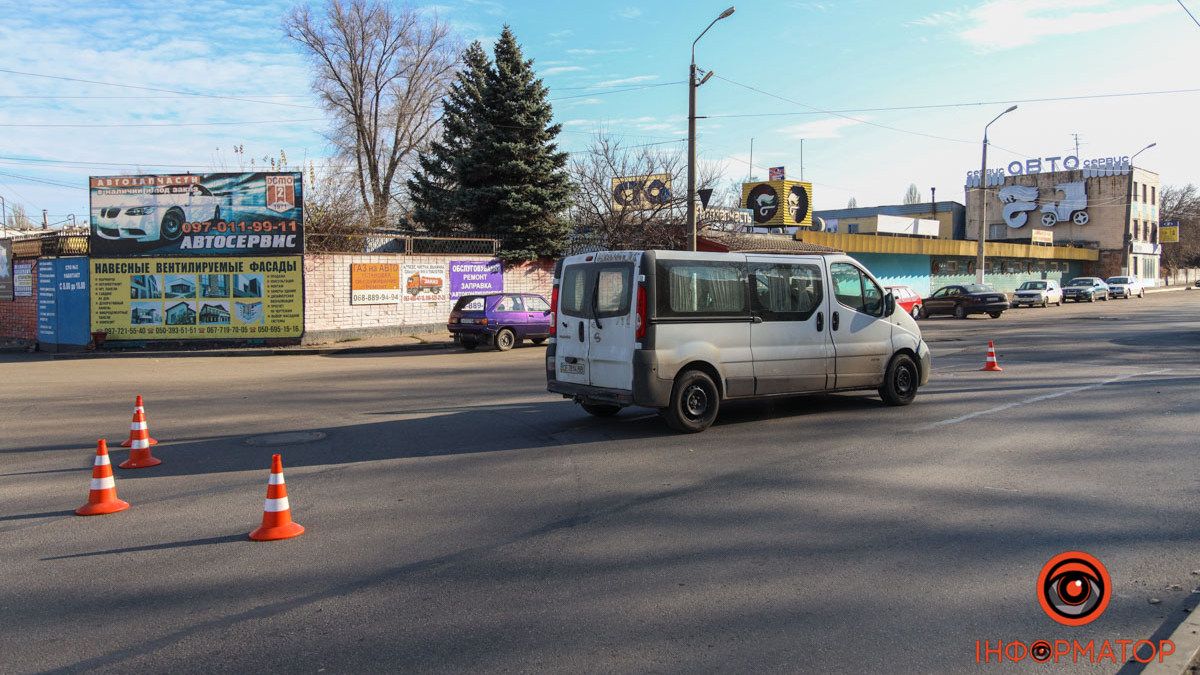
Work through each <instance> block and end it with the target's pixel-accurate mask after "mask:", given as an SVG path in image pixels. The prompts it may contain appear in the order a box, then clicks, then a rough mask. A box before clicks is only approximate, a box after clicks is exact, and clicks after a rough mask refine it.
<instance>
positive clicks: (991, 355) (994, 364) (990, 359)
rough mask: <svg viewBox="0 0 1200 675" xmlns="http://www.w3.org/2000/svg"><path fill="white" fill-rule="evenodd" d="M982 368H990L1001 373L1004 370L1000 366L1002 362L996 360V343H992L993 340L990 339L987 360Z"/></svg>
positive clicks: (989, 369)
mask: <svg viewBox="0 0 1200 675" xmlns="http://www.w3.org/2000/svg"><path fill="white" fill-rule="evenodd" d="M980 370H988V371H991V372H993V373H999V372H1001V371H1003V370H1004V369H1003V368H1001V367H1000V363H999V362H998V361H996V345H994V344H992V341H991V340H988V353H987V361H986V362H985V363H984V364H983V367H982V368H980Z"/></svg>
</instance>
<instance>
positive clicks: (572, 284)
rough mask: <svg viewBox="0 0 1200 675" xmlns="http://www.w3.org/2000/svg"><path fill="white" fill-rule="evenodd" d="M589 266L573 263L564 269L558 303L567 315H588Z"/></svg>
mask: <svg viewBox="0 0 1200 675" xmlns="http://www.w3.org/2000/svg"><path fill="white" fill-rule="evenodd" d="M586 290H587V267H584V266H583V265H571V266H570V267H568V268H566V269H565V270H563V277H562V281H561V282H560V283H559V289H558V304H559V308H560V309H561V311H562V313H563V314H566V315H567V316H578V317H586V316H587V314H588V312H587V305H586V304H585V298H586V296H587V293H586V292H585V291H586Z"/></svg>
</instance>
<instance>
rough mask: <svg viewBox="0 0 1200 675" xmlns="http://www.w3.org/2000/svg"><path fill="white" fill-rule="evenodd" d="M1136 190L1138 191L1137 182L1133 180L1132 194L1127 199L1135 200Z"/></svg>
mask: <svg viewBox="0 0 1200 675" xmlns="http://www.w3.org/2000/svg"><path fill="white" fill-rule="evenodd" d="M1137 191H1138V184H1137V181H1134V183H1133V195H1132V196H1131V197H1130V198H1129V201H1131V202H1136V201H1137Z"/></svg>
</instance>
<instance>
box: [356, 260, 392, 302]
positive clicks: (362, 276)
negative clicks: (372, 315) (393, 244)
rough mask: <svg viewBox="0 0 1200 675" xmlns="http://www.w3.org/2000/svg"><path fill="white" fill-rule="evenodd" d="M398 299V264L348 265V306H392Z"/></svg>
mask: <svg viewBox="0 0 1200 675" xmlns="http://www.w3.org/2000/svg"><path fill="white" fill-rule="evenodd" d="M400 298H401V291H400V264H399V263H350V304H352V305H394V304H396V303H398V302H400Z"/></svg>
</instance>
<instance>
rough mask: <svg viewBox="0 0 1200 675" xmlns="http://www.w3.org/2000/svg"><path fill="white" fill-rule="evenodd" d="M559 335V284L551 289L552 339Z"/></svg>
mask: <svg viewBox="0 0 1200 675" xmlns="http://www.w3.org/2000/svg"><path fill="white" fill-rule="evenodd" d="M555 335H558V284H554V286H553V288H551V289H550V337H554V336H555Z"/></svg>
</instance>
